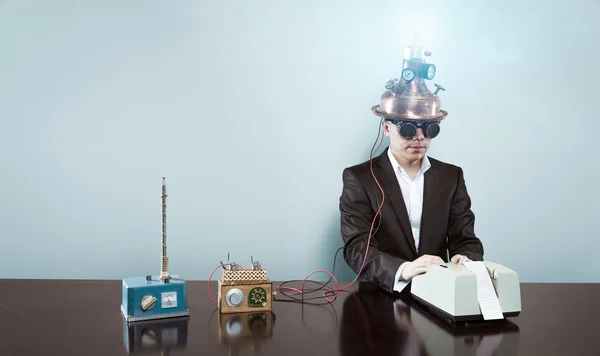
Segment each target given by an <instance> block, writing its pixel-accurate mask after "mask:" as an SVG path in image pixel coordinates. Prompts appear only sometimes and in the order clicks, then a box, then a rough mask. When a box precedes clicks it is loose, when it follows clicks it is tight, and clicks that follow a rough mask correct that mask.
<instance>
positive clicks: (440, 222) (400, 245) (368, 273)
mask: <svg viewBox="0 0 600 356" xmlns="http://www.w3.org/2000/svg"><path fill="white" fill-rule="evenodd" d="M381 125H382V129H383V132H384V134H385V135H386V136H388V137H389V140H390V144H389V147H388V148H386V149H385V150H384V152H383V153H382V154H381V155H380V156H377V157H375V158H373V159H372V160H369V161H366V162H363V163H361V164H358V165H355V166H352V167H348V168H346V169H344V171H343V190H342V194H341V197H340V212H341V232H342V238H343V241H344V259H345V260H346V263H347V264H348V265H349V266H350V268H351V269H352V270H353V271H354V272H355V273H357V274H359V279H358V280H359V281H368V282H371V283H373V284H375V285H377V286H379V287H381V288H382V289H384V290H386V291H388V292H390V293H393V292H394V291H395V292H401V291H402V290H404V289H405V287H406V286H407V285H408V283H409V282H410V280H411V279H412V278H413V277H414V276H416V275H418V274H421V273H424V272H426V271H427V269H428V268H429V266H431V265H434V264H442V263H445V262H447V261H448V259H449V257H450V256H451V257H450V261H451V262H453V263H459V262H463V261H481V260H483V245H482V243H481V241H480V240H479V239H478V238H477V236H475V233H474V223H475V217H474V215H473V212H472V211H471V200H470V197H469V195H468V193H467V188H466V185H465V181H464V178H463V171H462V169H461V168H460V167H457V166H455V165H451V164H448V163H444V162H441V161H439V160H436V159H433V158H431V157H427V155H426V153H427V150H428V149H429V146H430V144H431V140H432V138H433V137H435V136H436V135H437V134H438V133H439V125H438V123H437V122H427V121H419V120H416V121H406V120H404V121H399V120H391V119H383V120H382V122H381ZM374 177H376V180H375V179H374ZM382 199H383V204H382ZM380 206H381V209H380ZM377 212H379V214H377V216H376V213H377ZM370 236H371V239H370V243H369V244H368V243H367V241H368V239H369V237H370ZM367 246H368V256H367V257H366V259H365V252H366V250H367ZM363 262H364V267H363Z"/></svg>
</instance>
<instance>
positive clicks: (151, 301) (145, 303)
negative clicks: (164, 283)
mask: <svg viewBox="0 0 600 356" xmlns="http://www.w3.org/2000/svg"><path fill="white" fill-rule="evenodd" d="M155 305H156V298H155V297H153V296H151V295H145V296H144V297H143V298H142V302H141V308H142V310H143V311H148V310H150V309H152V308H154V306H155Z"/></svg>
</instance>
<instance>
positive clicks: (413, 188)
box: [387, 149, 431, 292]
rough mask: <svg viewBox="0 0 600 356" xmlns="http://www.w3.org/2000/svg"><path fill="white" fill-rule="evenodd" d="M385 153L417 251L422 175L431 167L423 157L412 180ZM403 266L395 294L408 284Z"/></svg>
mask: <svg viewBox="0 0 600 356" xmlns="http://www.w3.org/2000/svg"><path fill="white" fill-rule="evenodd" d="M387 153H388V158H389V159H390V163H391V164H392V167H393V168H394V172H395V173H396V179H397V180H398V184H399V185H400V190H401V191H402V197H403V198H404V204H405V206H406V211H407V212H408V220H409V221H410V228H411V230H412V234H413V236H414V238H415V246H416V248H417V251H418V250H419V239H420V232H421V215H422V213H423V189H424V188H423V187H424V183H425V177H424V174H425V172H427V170H428V169H429V168H430V167H431V164H430V163H429V159H428V158H427V156H423V160H422V162H421V169H419V171H418V172H417V175H416V177H415V179H414V180H412V179H411V178H410V177H409V176H408V174H407V173H406V171H405V170H404V168H402V167H400V164H398V161H396V158H395V157H394V155H393V154H392V151H391V150H390V149H388V152H387ZM405 265H406V263H403V264H402V265H401V266H400V268H398V271H397V272H396V277H395V281H396V283H395V285H394V290H395V291H397V292H401V291H402V290H403V289H404V287H406V285H407V284H408V282H407V281H405V280H404V279H403V278H402V270H403V269H404V266H405Z"/></svg>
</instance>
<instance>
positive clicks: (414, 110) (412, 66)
mask: <svg viewBox="0 0 600 356" xmlns="http://www.w3.org/2000/svg"><path fill="white" fill-rule="evenodd" d="M417 36H418V35H415V40H414V43H413V45H412V46H406V47H405V48H404V54H403V59H402V73H401V77H400V79H398V78H392V79H390V80H389V81H388V82H387V84H386V86H385V88H386V91H385V92H384V93H383V94H382V95H381V101H380V103H379V105H375V106H373V107H372V108H371V110H372V111H373V113H374V114H375V115H377V116H379V117H383V118H386V119H392V120H412V121H441V120H443V119H445V118H446V116H447V115H448V112H447V111H444V110H442V109H441V103H440V98H439V97H438V95H437V94H438V92H439V91H440V90H445V89H444V88H443V87H442V86H441V85H439V84H435V86H436V90H435V92H433V93H432V92H431V91H430V90H429V88H428V87H427V84H426V82H425V80H432V79H433V78H434V77H435V74H436V67H435V65H434V64H431V63H427V62H426V61H425V59H426V57H429V56H431V52H429V51H428V50H427V49H426V48H425V47H421V46H419V45H418V44H417Z"/></svg>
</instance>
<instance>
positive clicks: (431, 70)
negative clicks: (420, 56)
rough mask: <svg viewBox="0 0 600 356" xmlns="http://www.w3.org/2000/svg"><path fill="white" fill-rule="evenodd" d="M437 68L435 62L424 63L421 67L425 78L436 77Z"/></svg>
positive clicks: (422, 75)
mask: <svg viewBox="0 0 600 356" xmlns="http://www.w3.org/2000/svg"><path fill="white" fill-rule="evenodd" d="M435 72H436V68H435V65H434V64H423V67H422V68H421V72H420V73H421V77H423V78H425V79H429V80H431V79H433V77H435Z"/></svg>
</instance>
